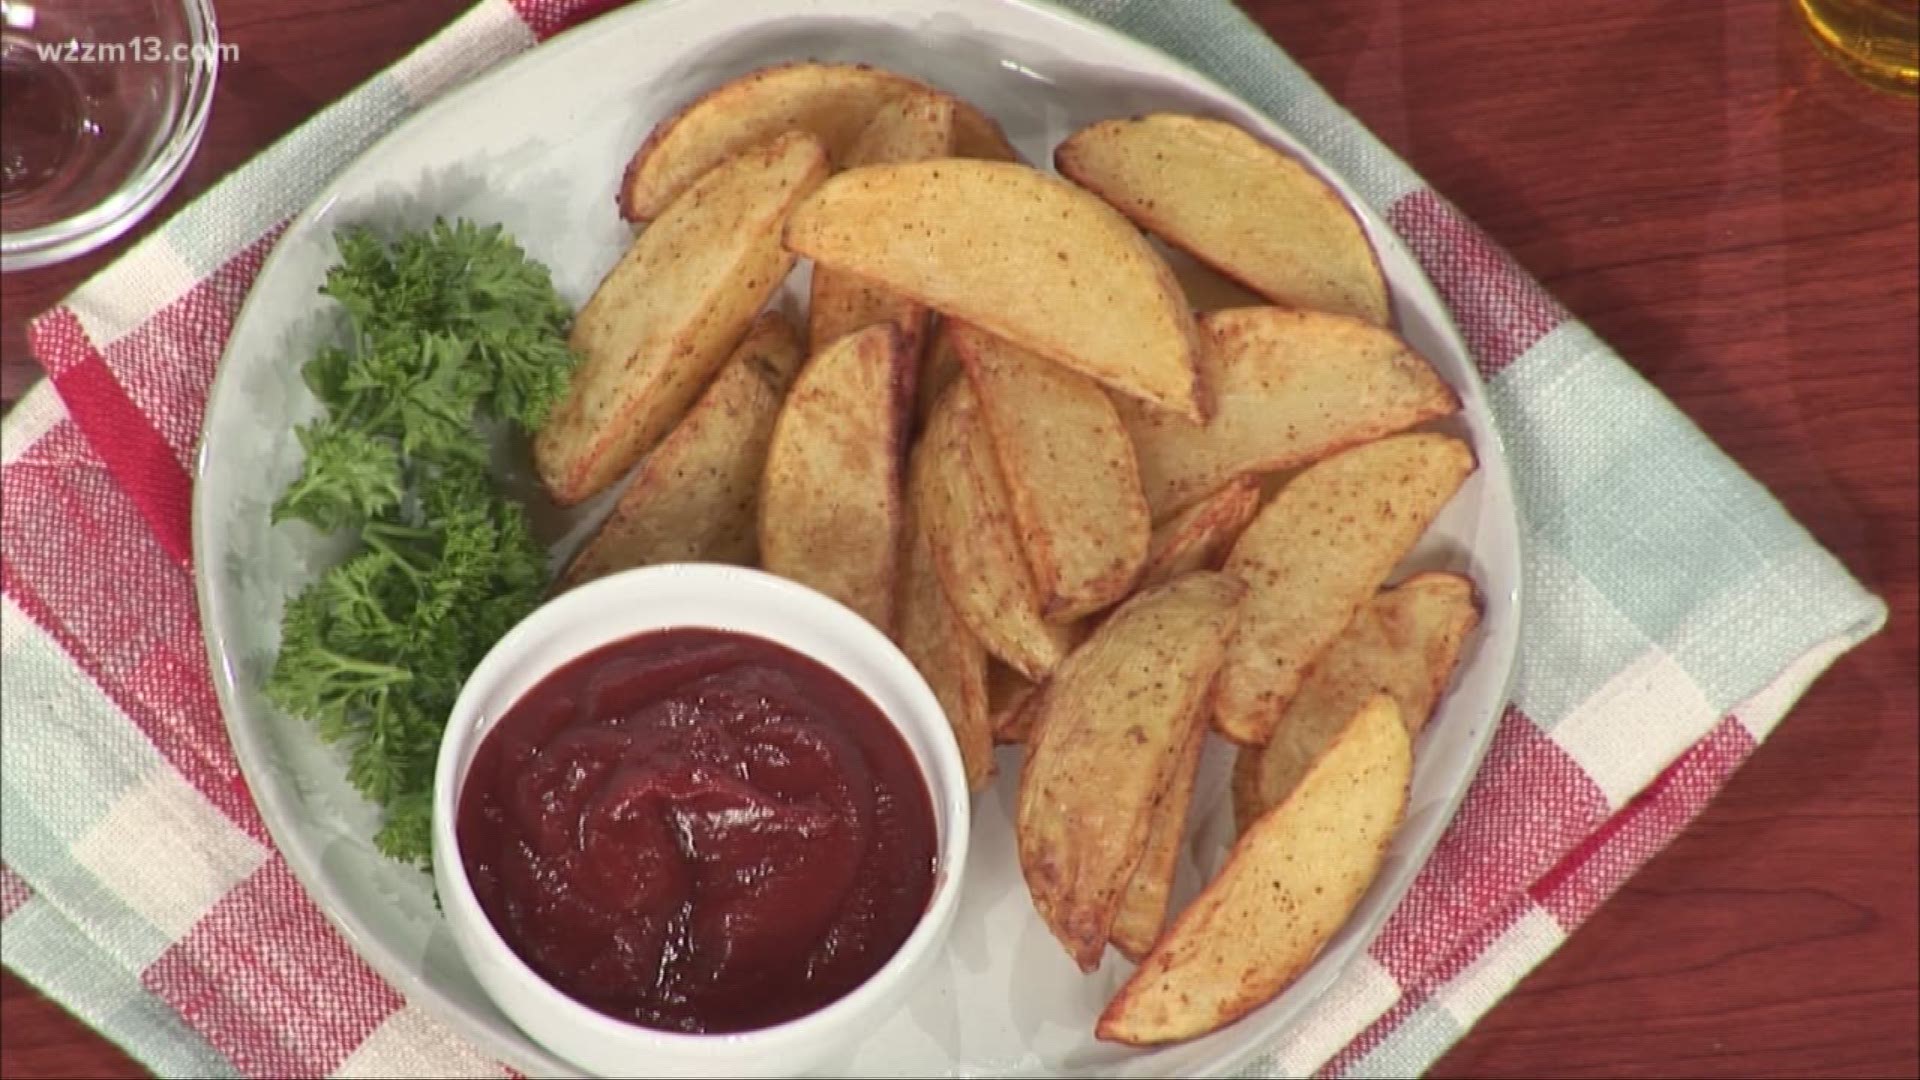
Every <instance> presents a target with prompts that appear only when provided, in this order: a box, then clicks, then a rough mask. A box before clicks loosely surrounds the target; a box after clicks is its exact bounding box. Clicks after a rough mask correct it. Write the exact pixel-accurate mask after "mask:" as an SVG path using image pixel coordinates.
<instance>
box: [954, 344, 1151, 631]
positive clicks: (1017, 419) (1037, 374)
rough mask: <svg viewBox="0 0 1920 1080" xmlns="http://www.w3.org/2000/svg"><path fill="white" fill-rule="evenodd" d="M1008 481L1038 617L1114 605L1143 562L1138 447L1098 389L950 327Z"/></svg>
mask: <svg viewBox="0 0 1920 1080" xmlns="http://www.w3.org/2000/svg"><path fill="white" fill-rule="evenodd" d="M950 325H951V327H952V329H951V334H952V336H953V343H954V347H955V349H956V350H958V352H959V354H960V360H961V362H962V363H963V364H964V365H965V366H966V369H967V378H968V380H969V381H970V382H971V383H972V384H973V392H974V397H975V398H976V399H978V400H979V402H980V415H981V418H982V419H984V420H985V421H986V425H987V433H988V434H989V435H990V436H992V440H993V450H994V457H995V459H996V460H997V461H999V463H1000V474H1001V476H1002V477H1003V478H1004V479H1005V480H1006V484H1007V494H1008V496H1009V498H1010V500H1011V503H1012V507H1013V520H1014V522H1015V524H1017V525H1018V526H1019V528H1020V543H1021V546H1022V548H1023V549H1024V550H1025V551H1026V554H1027V565H1028V566H1029V567H1030V568H1031V569H1032V570H1033V578H1034V584H1035V585H1037V586H1038V587H1039V589H1040V613H1041V615H1043V616H1044V617H1046V618H1047V619H1049V620H1051V621H1053V622H1071V621H1072V620H1074V619H1077V618H1079V617H1081V616H1083V615H1087V614H1091V613H1092V612H1095V611H1099V610H1100V609H1102V608H1104V607H1107V606H1109V605H1111V604H1114V603H1116V602H1118V601H1119V600H1120V599H1121V598H1122V597H1124V596H1126V595H1127V593H1128V592H1130V591H1131V590H1132V588H1133V582H1134V579H1135V578H1136V577H1138V576H1139V574H1140V567H1141V565H1142V564H1143V563H1144V562H1145V561H1146V558H1147V538H1148V534H1149V533H1150V532H1151V531H1152V525H1151V524H1150V523H1149V522H1148V521H1147V500H1146V497H1145V496H1144V495H1142V494H1141V493H1140V470H1139V469H1138V467H1136V466H1135V465H1134V461H1133V444H1132V443H1131V442H1129V441H1128V440H1127V432H1126V429H1125V428H1123V427H1121V426H1120V414H1119V413H1118V412H1116V411H1115V410H1114V407H1113V401H1112V399H1110V398H1109V397H1107V395H1106V392H1105V391H1103V390H1101V389H1100V387H1099V385H1098V384H1096V383H1095V382H1094V381H1093V380H1092V379H1089V378H1087V377H1086V376H1085V375H1081V374H1080V373H1078V372H1075V371H1070V370H1068V369H1067V368H1064V367H1062V366H1060V365H1059V364H1056V363H1054V362H1053V361H1051V360H1046V359H1043V358H1042V357H1039V356H1036V355H1035V354H1033V353H1031V352H1028V351H1027V350H1025V349H1022V348H1020V347H1019V346H1018V345H1015V344H1013V343H1012V342H1009V341H1007V340H1005V339H1003V338H998V337H995V336H993V335H992V334H989V333H987V332H985V331H984V330H981V329H980V328H979V327H976V326H973V325H972V324H970V323H963V322H955V323H952V324H950Z"/></svg>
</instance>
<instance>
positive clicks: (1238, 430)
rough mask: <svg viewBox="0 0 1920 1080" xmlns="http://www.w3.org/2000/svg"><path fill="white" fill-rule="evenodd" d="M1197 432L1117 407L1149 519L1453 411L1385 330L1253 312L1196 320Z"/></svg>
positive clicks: (1307, 315)
mask: <svg viewBox="0 0 1920 1080" xmlns="http://www.w3.org/2000/svg"><path fill="white" fill-rule="evenodd" d="M1200 340H1201V349H1200V370H1201V372H1202V374H1203V376H1204V377H1205V378H1206V380H1207V382H1208V384H1209V385H1210V386H1212V387H1213V391H1214V395H1215V397H1216V399H1217V400H1218V402H1219V404H1218V407H1217V408H1216V410H1215V412H1214V416H1213V419H1211V420H1209V421H1207V423H1205V424H1204V425H1196V424H1191V423H1188V422H1187V421H1185V420H1182V419H1180V418H1179V417H1175V416H1168V415H1167V414H1166V413H1163V412H1159V411H1156V410H1153V409H1148V408H1145V407H1142V406H1141V405H1139V404H1138V403H1136V402H1132V401H1127V400H1124V399H1120V400H1117V401H1116V404H1117V405H1118V406H1119V409H1120V417H1121V419H1122V420H1123V421H1124V422H1125V423H1126V425H1127V433H1128V434H1129V435H1131V436H1133V444H1134V447H1135V450H1136V451H1137V454H1138V458H1139V462H1140V483H1141V486H1142V487H1143V488H1144V490H1145V491H1146V493H1147V503H1148V505H1149V506H1150V507H1152V510H1153V515H1154V520H1155V521H1161V520H1163V519H1165V518H1166V517H1167V516H1168V515H1170V514H1173V513H1176V512H1178V511H1180V510H1181V509H1183V508H1185V507H1188V506H1191V505H1193V504H1194V503H1195V502H1197V501H1198V500H1200V499H1202V498H1205V497H1206V496H1207V495H1208V494H1210V493H1212V492H1214V491H1217V490H1219V489H1220V487H1221V485H1223V484H1225V483H1227V482H1228V481H1230V480H1232V479H1233V478H1234V477H1236V476H1241V475H1244V474H1246V473H1269V472H1277V471H1280V470H1283V469H1292V468H1298V467H1299V466H1301V465H1305V464H1307V463H1309V462H1312V461H1315V460H1317V459H1319V458H1322V457H1325V456H1326V455H1328V454H1330V453H1333V452H1334V451H1337V450H1341V449H1344V448H1346V447H1349V446H1356V445H1358V444H1360V443H1363V442H1371V441H1372V440H1374V439H1378V438H1381V437H1383V436H1386V435H1391V434H1393V433H1394V432H1396V431H1404V430H1406V429H1407V428H1410V427H1413V426H1414V425H1415V424H1419V423H1422V422H1424V421H1427V420H1431V419H1433V418H1435V417H1438V416H1445V415H1447V414H1449V413H1452V412H1455V411H1457V410H1458V409H1459V408H1460V399H1459V397H1458V396H1456V395H1455V394H1454V392H1453V388H1452V387H1450V386H1448V385H1447V384H1446V383H1445V382H1444V381H1443V380H1442V379H1441V378H1440V376H1439V375H1438V374H1436V373H1435V372H1434V370H1433V367H1432V366H1431V365H1430V364H1428V363H1427V362H1426V360H1424V359H1422V358H1421V357H1420V355H1419V354H1418V353H1415V352H1414V351H1413V350H1412V349H1410V348H1408V347H1407V344H1406V342H1404V341H1402V340H1400V338H1399V337H1397V336H1395V335H1394V334H1393V333H1391V332H1389V331H1386V330H1382V329H1380V328H1379V327H1376V326H1369V325H1368V324H1366V323H1363V322H1361V321H1359V320H1357V319H1351V318H1347V317H1346V316H1343V315H1326V314H1322V313H1320V312H1314V311H1286V310H1283V309H1281V308H1272V307H1256V308H1236V309H1232V310H1228V311H1215V312H1211V313H1209V314H1207V315H1204V316H1202V317H1201V318H1200Z"/></svg>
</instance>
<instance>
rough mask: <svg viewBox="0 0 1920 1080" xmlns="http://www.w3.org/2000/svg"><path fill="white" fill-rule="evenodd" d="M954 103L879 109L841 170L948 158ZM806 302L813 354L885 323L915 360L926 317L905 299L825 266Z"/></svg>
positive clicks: (918, 101)
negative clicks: (861, 330)
mask: <svg viewBox="0 0 1920 1080" xmlns="http://www.w3.org/2000/svg"><path fill="white" fill-rule="evenodd" d="M953 142H954V100H953V99H952V98H950V97H947V96H946V95H944V94H933V93H921V92H914V93H909V94H902V95H901V96H899V97H897V98H895V99H893V100H892V101H890V102H888V103H887V104H885V105H882V106H881V107H880V109H879V111H877V112H876V113H874V116H873V119H872V120H870V121H868V123H867V126H866V128H865V130H863V131H862V132H861V133H860V137H859V138H858V139H856V140H855V141H854V144H853V148H852V149H851V150H849V151H847V159H846V161H845V163H844V164H845V166H846V167H847V168H858V167H859V166H862V165H884V164H886V163H888V162H893V161H924V160H926V159H929V158H943V157H951V156H953ZM811 293H812V295H811V298H810V299H809V300H808V302H807V319H808V328H807V329H808V338H809V341H810V342H811V348H812V350H813V351H814V352H819V351H820V350H822V349H824V348H826V347H827V346H828V345H829V344H831V343H832V342H834V341H835V340H836V339H838V338H840V337H843V336H845V335H847V334H850V333H852V332H853V331H855V330H858V329H860V328H861V327H864V326H871V325H873V324H874V323H877V322H891V323H893V324H894V325H895V326H897V327H899V328H900V334H901V336H902V337H903V338H905V340H906V348H907V352H908V354H909V355H911V356H914V357H916V358H917V357H918V356H919V355H920V347H921V345H922V344H923V343H924V342H925V340H926V336H927V323H928V321H929V319H930V318H931V317H932V312H930V311H928V310H927V307H926V305H925V304H921V303H919V302H918V301H915V300H913V299H911V298H909V297H905V296H901V295H900V294H899V293H896V292H894V291H893V290H891V289H886V288H883V287H881V286H879V285H875V284H873V283H871V282H868V281H863V280H862V279H860V278H858V277H855V276H853V275H851V274H844V273H840V272H838V271H836V270H833V269H830V268H827V267H818V268H816V269H815V270H814V274H813V284H812V289H811Z"/></svg>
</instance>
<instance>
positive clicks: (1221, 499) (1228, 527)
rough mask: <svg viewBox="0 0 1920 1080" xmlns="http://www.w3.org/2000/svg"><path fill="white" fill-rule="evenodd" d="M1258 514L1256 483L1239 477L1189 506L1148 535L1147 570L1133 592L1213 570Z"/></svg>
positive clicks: (1258, 497)
mask: <svg viewBox="0 0 1920 1080" xmlns="http://www.w3.org/2000/svg"><path fill="white" fill-rule="evenodd" d="M1259 509H1260V481H1259V480H1257V479H1255V478H1254V477H1251V476H1243V477H1240V478H1239V479H1237V480H1232V481H1229V482H1228V483H1227V486H1226V487H1223V488H1221V489H1220V490H1219V491H1216V492H1214V493H1213V494H1211V495H1209V496H1207V497H1206V498H1205V499H1202V500H1201V501H1199V502H1197V503H1194V504H1193V505H1192V506H1190V507H1188V508H1187V509H1185V510H1182V511H1180V512H1179V513H1178V514H1175V515H1174V516H1173V517H1171V518H1168V519H1167V523H1166V524H1164V525H1162V526H1160V527H1159V528H1157V529H1155V530H1153V538H1152V540H1151V541H1150V542H1149V543H1148V544H1147V565H1146V568H1145V569H1143V570H1141V571H1140V583H1139V584H1138V585H1137V586H1136V588H1141V589H1145V588H1149V587H1151V586H1154V585H1158V584H1160V583H1161V582H1163V581H1171V580H1173V579H1174V578H1176V577H1179V576H1180V575H1181V574H1186V573H1191V572H1192V571H1195V570H1218V569H1219V568H1220V564H1221V562H1223V561H1224V560H1225V559H1226V557H1227V552H1228V551H1229V550H1231V549H1232V548H1233V542H1234V541H1235V540H1238V539H1239V538H1240V530H1242V529H1244V528H1246V527H1247V522H1249V521H1252V520H1253V515H1254V514H1255V513H1256V512H1258V511H1259Z"/></svg>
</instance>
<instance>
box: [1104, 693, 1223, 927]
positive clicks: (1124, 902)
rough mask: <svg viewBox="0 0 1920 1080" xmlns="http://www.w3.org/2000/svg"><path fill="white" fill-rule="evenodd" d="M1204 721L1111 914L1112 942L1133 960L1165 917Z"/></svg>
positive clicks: (1204, 739)
mask: <svg viewBox="0 0 1920 1080" xmlns="http://www.w3.org/2000/svg"><path fill="white" fill-rule="evenodd" d="M1206 745H1207V725H1205V724H1195V725H1193V734H1191V735H1189V736H1187V747H1186V749H1185V750H1184V751H1182V753H1181V757H1180V764H1179V765H1178V766H1176V767H1175V768H1174V771H1173V776H1172V777H1171V778H1170V779H1169V780H1168V781H1167V793H1166V794H1165V795H1163V796H1161V797H1160V802H1159V804H1158V805H1157V806H1155V807H1154V808H1153V825H1152V827H1151V828H1149V829H1148V831H1147V848H1146V851H1145V852H1143V853H1142V854H1141V856H1140V864H1139V865H1138V866H1135V867H1134V868H1133V877H1132V878H1131V879H1130V880H1129V881H1128V882H1127V891H1126V894H1125V895H1124V896H1122V897H1121V898H1120V910H1119V911H1117V912H1115V913H1114V916H1113V934H1112V941H1113V947H1114V948H1116V949H1119V950H1120V955H1122V956H1124V957H1126V958H1127V959H1129V960H1131V961H1133V962H1134V963H1136V964H1137V963H1139V962H1140V961H1141V959H1142V958H1143V957H1145V956H1146V955H1147V952H1148V950H1150V949H1152V948H1153V943H1154V942H1155V941H1158V940H1159V939H1160V928H1161V927H1162V926H1164V925H1166V921H1167V900H1168V898H1169V897H1171V896H1172V895H1173V878H1174V872H1175V871H1176V870H1177V869H1178V867H1179V864H1180V842H1181V841H1182V840H1184V839H1185V838H1186V835H1187V812H1188V811H1189V810H1190V809H1191V808H1192V805H1193V782H1194V779H1195V776H1196V774H1197V773H1198V772H1199V771H1200V752H1201V751H1202V750H1204V749H1206Z"/></svg>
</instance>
